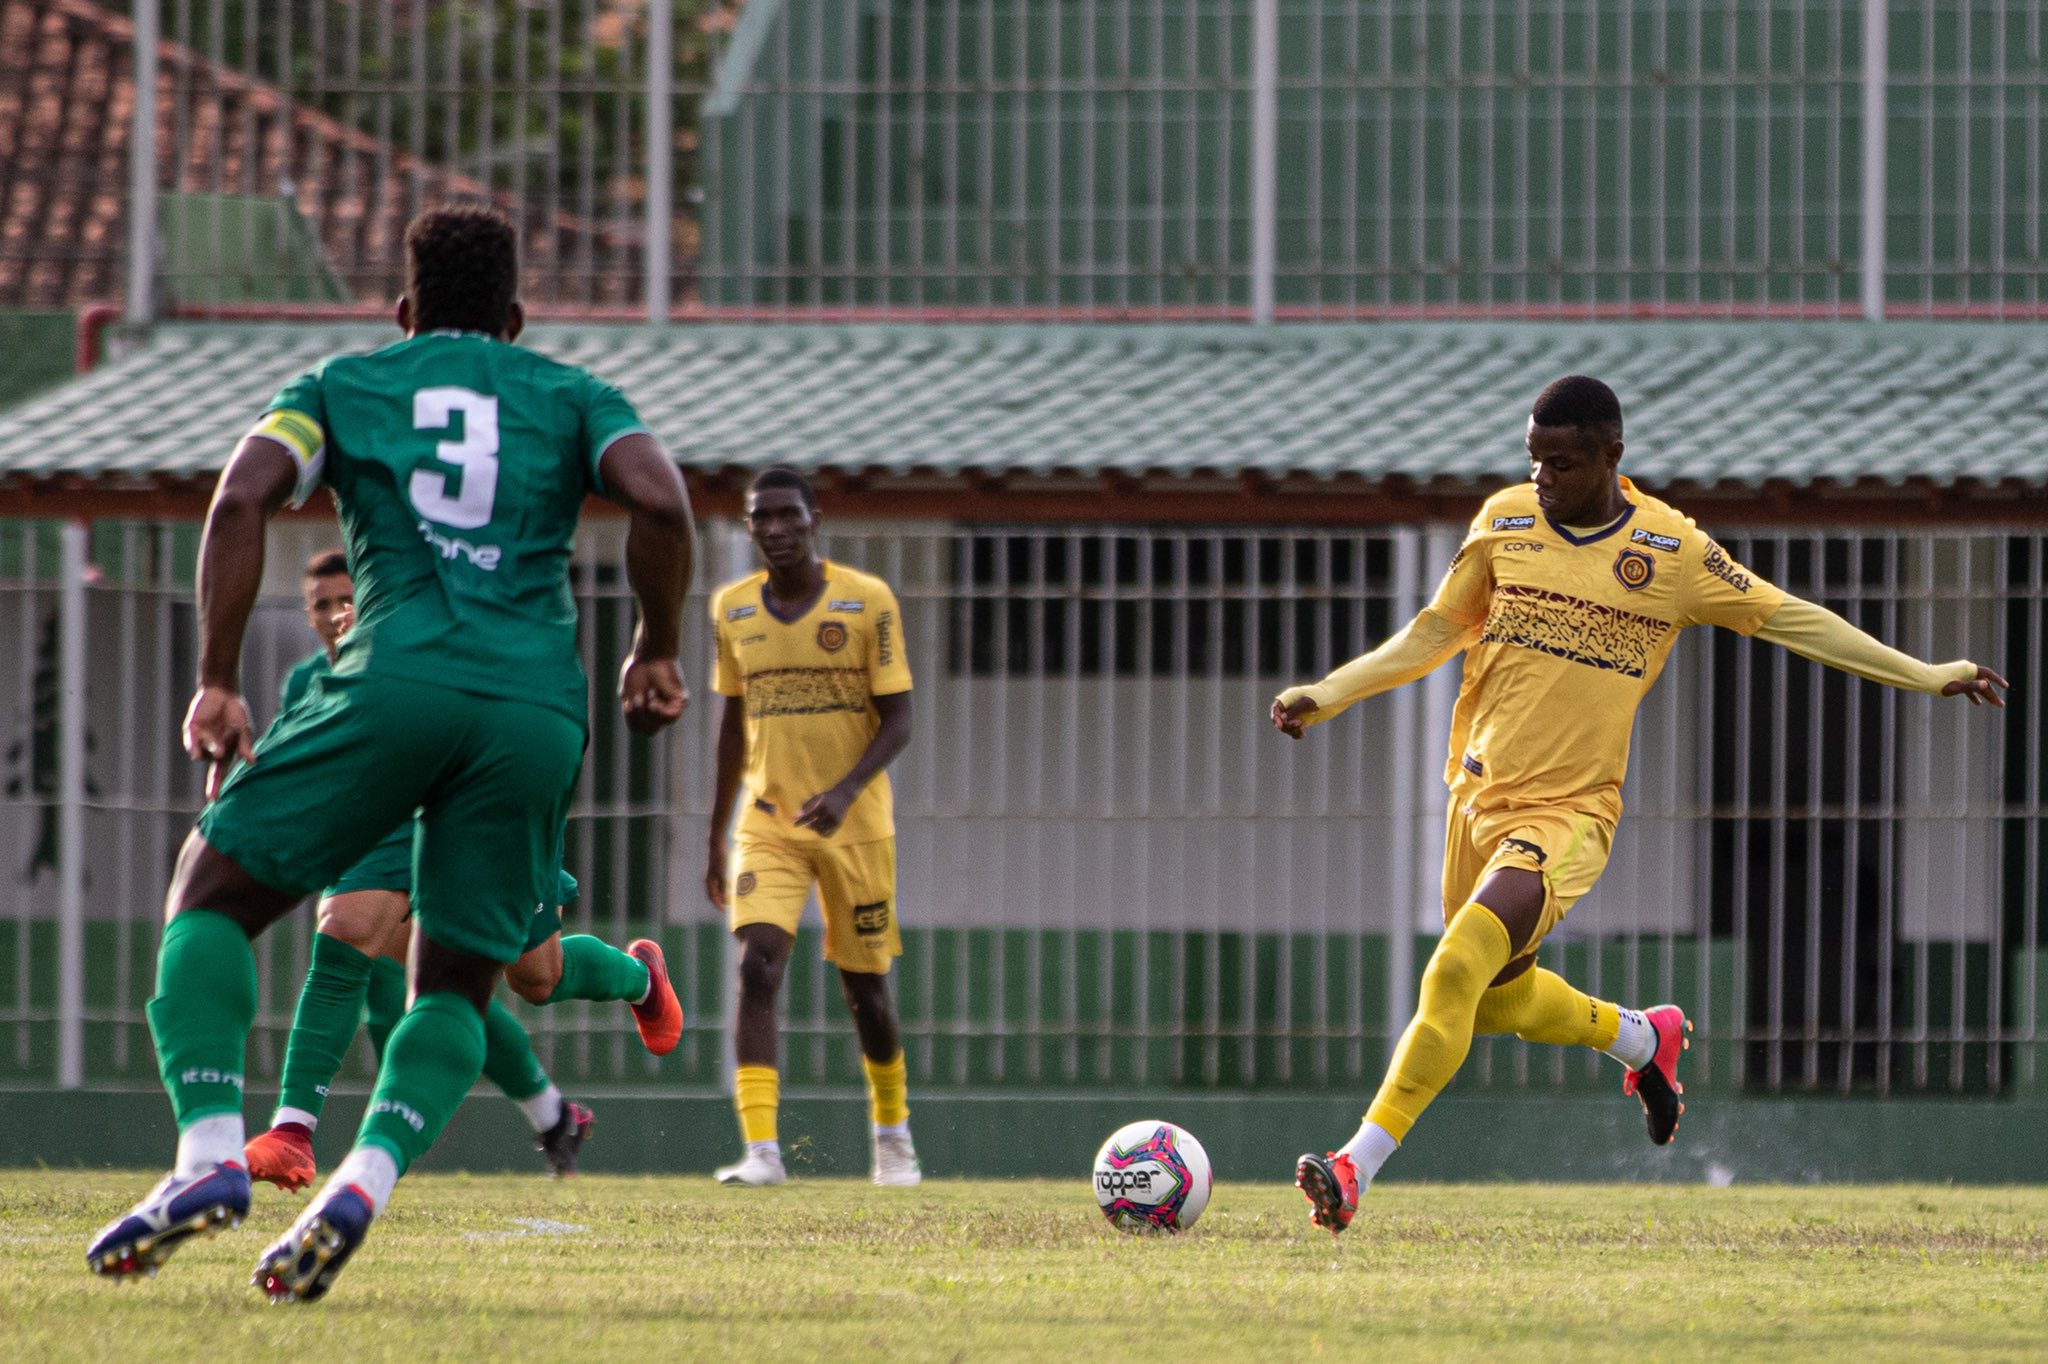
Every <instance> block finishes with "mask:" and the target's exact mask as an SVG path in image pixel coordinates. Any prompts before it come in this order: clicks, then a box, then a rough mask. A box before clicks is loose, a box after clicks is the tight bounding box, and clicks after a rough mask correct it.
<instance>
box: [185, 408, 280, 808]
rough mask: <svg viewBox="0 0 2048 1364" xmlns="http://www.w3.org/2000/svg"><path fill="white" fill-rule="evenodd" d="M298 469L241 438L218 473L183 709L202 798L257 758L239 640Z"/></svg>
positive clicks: (266, 443) (203, 544)
mask: <svg viewBox="0 0 2048 1364" xmlns="http://www.w3.org/2000/svg"><path fill="white" fill-rule="evenodd" d="M297 482H298V465H297V463H296V462H295V460H294V459H293V457H292V454H291V452H290V451H289V450H287V449H285V447H284V446H283V445H282V444H280V443H279V442H277V441H274V440H271V439H269V438H268V437H266V436H245V437H244V438H243V439H242V443H241V444H240V445H238V446H236V447H235V453H234V455H233V457H232V458H230V459H229V460H228V467H227V468H225V469H223V470H222V471H221V475H220V482H219V483H218V484H217V485H215V487H214V490H213V501H212V503H211V504H209V505H208V507H207V509H206V527H205V530H204V532H203V533H202V535H201V537H200V541H199V685H198V689H197V690H196V691H195V692H194V693H193V695H192V704H191V705H190V706H189V707H187V708H186V711H185V725H184V742H185V752H186V753H187V754H189V755H190V756H191V757H192V759H193V760H194V761H196V762H206V763H210V764H211V766H210V767H209V768H208V770H207V774H206V798H207V799H208V800H211V799H213V798H214V796H216V795H218V794H219V793H220V784H221V781H222V779H223V778H225V777H226V775H227V769H228V765H229V764H230V763H231V762H233V761H234V760H235V759H236V758H240V759H241V760H243V761H244V762H248V761H250V760H252V759H253V758H254V756H255V734H254V726H253V725H252V724H251V723H250V720H249V707H248V705H247V704H246V703H245V702H244V701H243V700H242V682H241V678H242V637H243V635H244V634H245V633H246V632H247V630H248V627H249V612H250V610H251V608H253V607H254V606H255V604H256V593H257V590H258V589H259V588H261V586H262V585H263V539H264V535H263V531H264V525H265V523H266V522H268V521H269V520H270V518H271V517H272V516H273V515H275V514H276V512H277V510H278V508H280V507H282V506H283V505H284V504H285V501H286V500H287V499H288V498H289V497H290V496H291V493H292V489H293V487H294V486H295V485H296V484H297Z"/></svg>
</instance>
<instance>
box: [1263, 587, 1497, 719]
mask: <svg viewBox="0 0 2048 1364" xmlns="http://www.w3.org/2000/svg"><path fill="white" fill-rule="evenodd" d="M1478 637H1479V627H1478V626H1476V625H1460V624H1458V623H1457V622H1456V621H1453V620H1449V619H1446V618H1445V617H1443V616H1440V615H1438V614H1437V613H1436V612H1434V611H1430V610H1427V609H1425V610H1423V611H1422V612H1421V614H1419V615H1417V616H1416V617H1415V619H1414V620H1411V621H1409V622H1408V623H1407V624H1406V625H1404V626H1402V627H1401V628H1400V630H1398V631H1396V632H1395V633H1394V634H1392V635H1390V636H1388V637H1387V640H1386V642H1385V643H1383V644H1381V645H1380V647H1379V648H1377V649H1374V650H1373V651H1372V652H1371V653H1369V654H1365V655H1363V656H1361V657H1359V658H1354V659H1352V660H1351V661H1350V662H1349V663H1346V664H1345V665H1344V666H1343V667H1341V668H1339V669H1337V670H1336V671H1335V672H1333V673H1331V674H1330V675H1329V676H1328V677H1326V678H1324V679H1323V680H1322V681H1320V682H1315V683H1311V684H1310V685H1308V686H1305V687H1289V688H1288V689H1287V690H1286V691H1283V692H1281V693H1280V704H1281V705H1283V706H1291V705H1293V704H1294V703H1295V702H1296V701H1298V700H1300V699H1301V698H1302V697H1304V696H1306V697H1309V698H1310V699H1312V700H1313V701H1314V702H1315V703H1316V708H1315V709H1314V710H1313V711H1311V712H1309V714H1308V717H1307V719H1306V721H1305V722H1304V723H1307V724H1311V725H1319V724H1321V723H1322V722H1323V721H1325V720H1329V719H1333V718H1335V717H1336V716H1337V715H1339V714H1341V713H1342V712H1343V711H1344V710H1345V709H1347V708H1348V707H1350V706H1352V705H1353V704H1355V703H1357V702H1359V701H1363V700H1365V698H1366V697H1368V696H1378V695H1379V694H1380V693H1381V692H1383V691H1392V690H1393V689H1394V688H1396V687H1400V686H1405V685H1407V684H1408V683H1410V682H1413V681H1415V680H1416V679H1417V678H1419V677H1425V676H1427V675H1428V674H1430V673H1432V672H1434V671H1436V669H1437V668H1439V667H1441V666H1442V665H1443V664H1444V663H1445V662H1446V661H1448V660H1449V659H1451V658H1454V657H1456V656H1457V655H1458V654H1459V653H1460V652H1461V651H1462V650H1463V649H1464V648H1465V646H1466V645H1468V644H1470V643H1471V642H1472V641H1473V640H1474V639H1477V638H1478Z"/></svg>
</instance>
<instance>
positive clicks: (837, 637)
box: [818, 620, 846, 654]
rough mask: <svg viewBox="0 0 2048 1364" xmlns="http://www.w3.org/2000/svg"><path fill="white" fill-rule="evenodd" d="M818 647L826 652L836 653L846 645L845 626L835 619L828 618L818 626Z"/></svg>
mask: <svg viewBox="0 0 2048 1364" xmlns="http://www.w3.org/2000/svg"><path fill="white" fill-rule="evenodd" d="M818 647H819V648H820V649H823V650H824V651H825V652H826V653H828V654H836V653H838V652H839V651H840V650H841V649H844V648H845V647H846V627H845V626H844V625H842V624H841V623H840V622H838V621H836V620H828V621H824V622H822V623H820V624H819V626H818Z"/></svg>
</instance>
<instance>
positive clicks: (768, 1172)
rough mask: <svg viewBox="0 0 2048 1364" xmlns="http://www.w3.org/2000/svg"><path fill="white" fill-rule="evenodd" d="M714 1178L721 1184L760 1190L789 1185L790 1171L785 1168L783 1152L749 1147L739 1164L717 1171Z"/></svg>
mask: <svg viewBox="0 0 2048 1364" xmlns="http://www.w3.org/2000/svg"><path fill="white" fill-rule="evenodd" d="M712 1178H714V1179H716V1180H717V1181H718V1182H719V1183H720V1184H731V1185H733V1186H735V1187H745V1188H750V1189H758V1188H760V1187H761V1186H762V1185H764V1184H786V1183H788V1182H789V1171H788V1170H786V1169H784V1168H783V1165H782V1152H780V1151H775V1150H757V1149H756V1148H754V1147H751V1146H749V1147H748V1148H747V1154H746V1155H745V1156H743V1157H741V1159H740V1162H739V1164H737V1165H728V1166H726V1167H725V1168H724V1169H722V1170H719V1171H716V1172H715V1173H714V1174H713V1175H712Z"/></svg>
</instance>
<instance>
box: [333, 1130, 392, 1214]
mask: <svg viewBox="0 0 2048 1364" xmlns="http://www.w3.org/2000/svg"><path fill="white" fill-rule="evenodd" d="M351 1184H353V1185H355V1186H356V1187H357V1188H358V1189H361V1190H362V1191H363V1195H364V1196H365V1197H366V1198H368V1199H369V1200H370V1211H371V1212H373V1213H379V1214H381V1213H382V1212H383V1211H384V1208H385V1205H387V1204H388V1203H390V1202H391V1194H392V1191H393V1190H394V1189H396V1188H397V1187H398V1162H397V1161H396V1160H393V1159H392V1158H391V1153H390V1152H389V1151H387V1150H385V1149H384V1148H383V1147H381V1146H358V1147H356V1148H355V1150H353V1151H350V1152H349V1153H348V1154H347V1155H346V1156H343V1157H342V1160H341V1164H339V1165H337V1166H335V1167H334V1174H333V1176H332V1177H331V1178H329V1179H328V1181H327V1188H328V1189H345V1188H347V1187H348V1186H349V1185H351ZM322 1192H323V1193H324V1192H325V1190H323V1191H322Z"/></svg>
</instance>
